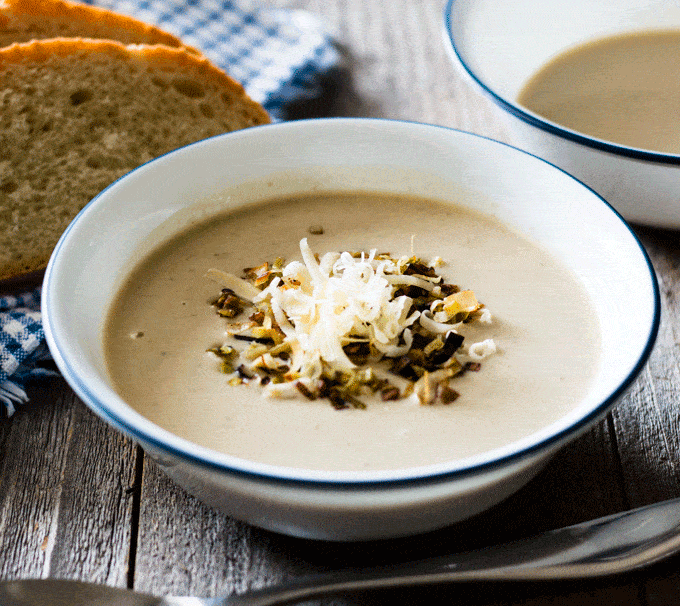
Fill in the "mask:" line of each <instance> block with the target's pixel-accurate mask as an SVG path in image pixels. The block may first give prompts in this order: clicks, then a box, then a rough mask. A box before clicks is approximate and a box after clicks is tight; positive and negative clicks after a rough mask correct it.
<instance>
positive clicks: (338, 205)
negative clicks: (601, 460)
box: [104, 193, 599, 471]
mask: <svg viewBox="0 0 680 606" xmlns="http://www.w3.org/2000/svg"><path fill="white" fill-rule="evenodd" d="M320 227H321V228H323V229H322V230H321V229H319V228H320ZM320 231H323V233H318V232H320ZM305 237H306V238H308V241H309V243H310V245H311V248H312V249H313V250H314V251H315V252H318V253H324V252H327V251H346V250H349V251H358V250H366V251H368V250H369V249H373V248H376V249H378V250H379V251H389V252H390V253H391V254H392V255H393V256H395V257H398V256H401V255H410V254H411V251H412V250H413V252H415V254H417V255H418V256H419V257H421V258H423V259H432V258H435V257H437V256H440V257H442V258H443V259H444V260H445V261H446V264H445V265H444V266H443V267H441V268H440V269H439V270H438V271H439V272H440V273H441V274H442V275H444V276H445V278H446V279H447V280H448V281H449V282H452V283H455V284H457V285H460V286H461V287H462V288H470V289H473V290H474V292H475V293H476V295H477V297H478V299H479V300H480V301H481V302H483V303H484V304H485V305H486V308H487V309H488V310H490V311H491V313H492V315H493V320H492V322H491V323H490V324H488V325H486V324H485V325H483V326H481V327H479V328H474V329H473V331H472V333H471V334H469V335H468V337H467V338H470V339H473V340H480V339H483V338H486V337H488V336H492V337H493V339H494V341H495V343H496V345H497V352H496V353H495V354H493V355H491V356H490V357H488V358H486V359H485V360H484V361H483V362H482V367H481V369H479V371H478V372H466V373H464V374H463V375H462V376H461V377H458V378H455V379H454V380H453V381H454V384H455V389H456V391H458V392H459V393H460V397H459V398H458V399H456V400H455V402H453V403H451V404H448V405H444V404H439V403H438V404H433V405H419V404H418V403H417V402H414V401H413V399H402V400H397V401H388V402H384V401H382V400H381V399H379V398H365V401H366V403H367V407H366V409H365V410H360V409H346V410H335V409H334V408H333V407H332V406H330V405H329V403H328V401H324V400H321V399H317V400H314V401H310V400H306V399H305V398H304V397H299V398H295V399H279V398H267V397H264V396H263V394H262V389H261V388H260V387H258V386H254V385H236V386H234V385H230V384H229V381H228V376H227V375H225V374H222V373H221V372H220V370H219V369H220V363H219V361H218V360H216V358H215V356H214V355H213V354H211V353H208V352H206V349H207V348H209V347H211V346H214V345H216V344H219V343H221V342H223V340H224V336H225V322H227V320H225V319H224V318H220V317H218V316H217V315H216V313H215V309H214V308H213V307H211V305H210V304H209V302H210V301H213V300H214V299H215V298H216V295H217V294H218V293H219V291H220V285H219V284H216V283H215V282H214V281H213V280H212V279H210V278H209V277H207V276H206V273H207V272H208V270H210V269H212V268H217V269H221V270H224V271H227V272H231V273H234V274H237V275H240V274H241V272H242V269H243V268H246V267H253V266H256V265H259V264H260V263H262V262H263V261H265V260H270V261H271V260H274V259H275V258H276V257H284V258H285V259H286V261H292V260H295V259H300V248H299V243H300V240H301V239H302V238H305ZM474 331H479V333H478V334H477V333H475V332H474ZM104 343H105V351H106V356H107V362H108V366H109V370H110V374H111V376H112V379H113V382H114V384H115V385H116V387H117V390H118V391H119V393H120V395H121V396H122V397H123V398H124V399H125V400H126V401H127V402H129V403H130V405H131V406H133V407H134V408H135V409H137V410H138V411H139V412H140V413H141V414H143V415H144V416H146V417H147V418H149V419H150V420H152V421H153V422H155V423H157V424H158V425H160V426H162V427H164V428H166V429H168V430H170V431H171V432H174V433H175V434H177V435H179V436H182V437H184V438H186V439H188V440H191V441H193V442H195V443H197V444H201V445H203V446H206V447H209V448H212V449H215V450H218V451H222V452H225V453H228V454H231V455H235V456H238V457H241V458H244V459H248V460H252V461H258V462H264V463H270V464H275V465H284V466H291V467H297V468H305V469H324V470H353V471H361V470H376V469H379V470H385V469H395V468H403V467H410V466H420V465H427V464H432V463H438V462H444V461H448V460H452V459H458V458H461V457H465V456H468V455H473V454H476V453H480V452H483V451H486V450H489V449H492V448H495V447H500V446H503V445H505V444H507V443H509V442H511V441H514V440H517V439H520V438H522V437H525V436H527V435H528V434H531V433H532V432H535V431H536V430H538V429H540V428H541V427H544V426H545V425H546V424H549V423H551V422H553V421H556V420H557V419H559V418H560V417H562V416H563V415H565V414H566V413H568V412H569V411H570V410H572V409H573V407H574V406H575V405H576V404H577V403H578V402H579V401H580V400H581V399H582V397H583V396H584V394H585V393H586V392H587V390H588V386H589V383H590V381H591V378H592V377H593V375H594V373H595V371H596V367H597V364H598V357H599V327H598V326H597V322H596V319H595V313H594V312H593V310H592V309H591V307H590V303H589V301H588V297H587V295H586V293H585V291H584V289H583V287H582V286H581V285H580V284H579V282H578V281H577V279H576V278H575V276H574V275H572V274H571V273H570V271H568V270H567V269H566V268H565V267H563V266H562V265H561V264H560V263H558V262H556V260H555V259H554V258H552V257H551V255H549V254H547V253H546V252H545V251H544V250H543V249H542V248H541V247H539V246H537V245H535V244H534V243H532V242H530V241H528V240H527V239H525V238H524V237H522V236H521V235H518V234H517V233H515V232H514V231H513V230H511V229H508V228H506V227H504V226H503V225H502V224H500V223H499V222H497V221H496V220H494V219H492V218H489V217H486V216H483V215H480V214H476V213H473V212H469V211H466V210H463V209H462V208H458V207H455V206H451V205H448V204H443V203H439V202H435V201H430V200H422V199H414V198H411V197H387V196H383V195H378V194H370V193H360V194H337V195H331V194H328V195H326V194H324V195H307V196H300V197H296V198H287V199H280V200H272V201H270V202H267V203H263V204H260V205H257V206H255V207H251V208H249V209H247V210H241V211H235V212H232V213H227V214H224V215H221V216H217V217H214V218H212V219H210V220H207V221H206V222H205V223H203V224H200V225H198V226H195V227H192V228H191V229H190V230H189V231H186V232H185V233H182V234H181V235H179V236H177V237H175V238H173V239H172V240H171V241H169V242H167V243H165V244H164V245H162V246H161V247H160V248H159V249H157V250H156V251H155V252H154V253H153V254H151V255H150V256H149V257H148V258H146V259H144V260H143V261H142V262H140V263H139V265H138V266H137V267H135V268H134V270H133V271H132V272H131V274H130V276H129V278H127V280H126V281H125V283H124V285H123V287H122V289H121V291H120V293H119V294H118V296H117V298H116V299H115V302H114V304H113V305H112V308H111V310H110V312H109V314H108V316H107V320H106V323H105V329H104Z"/></svg>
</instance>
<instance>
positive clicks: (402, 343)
mask: <svg viewBox="0 0 680 606" xmlns="http://www.w3.org/2000/svg"><path fill="white" fill-rule="evenodd" d="M300 252H301V254H302V262H300V261H293V262H291V263H288V264H287V265H285V266H283V261H282V260H279V261H277V263H278V265H276V267H273V268H272V269H269V265H268V264H266V263H265V264H264V265H262V266H259V267H257V268H251V269H249V270H246V271H247V272H250V275H251V276H253V275H254V276H255V280H256V282H255V284H259V286H260V288H257V287H256V286H255V285H253V284H252V283H251V282H249V281H247V280H244V279H241V278H238V277H236V276H234V275H232V274H227V273H225V272H222V271H219V270H211V271H210V272H209V275H210V277H212V278H213V279H216V280H218V281H220V282H221V284H222V285H223V287H225V288H226V289H228V291H227V290H223V293H227V295H225V296H231V295H229V291H231V292H233V293H234V294H236V295H237V296H238V297H239V298H241V299H244V300H245V301H248V302H249V303H251V304H252V305H253V306H254V307H255V308H256V309H257V310H258V313H259V314H260V318H259V319H258V320H257V322H255V321H252V322H250V323H247V322H241V323H237V324H232V328H233V330H232V332H231V334H233V335H236V336H240V335H244V336H245V335H247V336H248V337H249V338H253V339H256V341H255V342H253V343H251V344H250V346H249V347H248V348H247V349H245V350H244V351H242V353H241V354H240V361H241V363H244V366H245V368H246V370H247V371H248V372H255V373H258V372H262V373H264V376H266V377H267V381H264V382H262V384H263V385H264V389H265V391H266V392H267V393H268V394H269V395H271V396H275V397H287V396H290V395H293V394H295V393H296V392H298V391H299V390H302V393H305V390H309V393H308V394H307V395H309V396H312V397H313V396H315V395H316V394H317V393H318V392H319V389H321V387H320V386H321V385H322V382H323V381H322V380H327V379H329V377H330V379H331V380H332V381H335V380H336V379H335V378H334V377H335V374H334V373H337V372H339V373H345V378H344V379H343V381H347V383H342V384H341V386H347V385H348V384H357V385H359V386H361V385H363V386H367V385H370V384H374V382H375V380H376V379H377V378H378V377H377V375H375V374H374V369H375V367H372V366H370V362H377V361H378V360H380V359H382V358H391V359H393V360H397V359H400V358H402V357H403V356H406V355H407V354H409V352H411V355H413V351H412V347H414V339H415V338H416V337H418V339H420V341H419V343H420V344H419V345H418V348H419V351H420V355H421V356H425V358H422V357H421V360H425V359H429V357H430V356H433V355H435V354H437V352H445V353H443V359H442V360H441V361H440V362H436V363H433V362H432V363H431V362H425V363H426V366H425V369H424V375H423V376H420V379H418V380H417V381H416V379H417V378H418V377H416V379H412V381H411V383H410V384H411V386H412V389H411V390H409V389H407V388H403V382H404V378H403V377H404V376H405V375H403V376H402V377H399V376H398V375H397V374H393V375H392V376H393V378H394V379H395V380H393V381H388V382H386V381H385V380H384V379H382V383H381V384H382V385H387V386H388V388H389V389H397V391H398V393H399V394H401V396H400V397H403V396H404V395H408V393H410V392H411V391H413V392H414V393H416V394H417V397H418V399H419V400H420V401H421V402H422V403H431V402H432V401H433V400H434V399H436V398H437V397H438V394H439V393H440V391H441V389H445V388H444V387H443V386H444V384H445V383H446V382H448V380H449V379H450V378H451V377H453V376H455V375H456V374H458V373H460V372H461V369H462V366H461V361H462V360H463V359H467V360H471V361H475V362H477V361H479V360H482V359H484V358H486V357H488V356H489V355H491V354H493V353H494V352H495V351H496V345H495V343H494V341H493V339H486V340H484V341H482V342H479V343H474V344H472V345H470V346H469V347H467V348H462V349H461V354H462V356H461V360H455V359H454V358H453V353H454V352H455V351H456V349H458V348H459V347H460V343H462V341H463V337H461V336H460V335H459V333H458V330H457V329H458V328H459V327H461V326H462V324H463V320H465V319H466V318H468V316H469V315H470V314H475V316H474V317H475V318H476V319H480V318H481V320H482V321H483V322H484V323H490V322H491V314H490V313H489V312H488V310H486V309H482V307H483V306H482V305H481V304H480V303H478V301H477V299H476V297H475V295H474V293H473V292H472V291H470V290H464V291H456V290H454V291H453V294H450V295H448V296H444V295H443V294H442V289H443V288H444V287H446V288H447V291H446V292H452V288H451V285H444V284H443V282H442V279H441V277H440V276H437V275H436V274H435V273H434V272H433V271H432V268H431V267H424V266H423V265H422V264H421V265H418V263H421V262H420V261H417V262H416V263H415V265H412V264H413V263H414V259H415V258H414V257H411V258H407V257H402V258H399V259H393V258H391V257H390V256H389V255H377V252H376V250H371V251H370V252H369V253H368V254H366V253H361V254H360V255H352V254H350V253H348V252H343V253H326V254H325V255H323V257H321V259H319V260H317V257H316V256H315V255H314V253H313V251H312V249H311V248H310V246H309V244H308V242H307V239H306V238H305V239H303V240H302V241H301V242H300ZM442 263H443V262H442V261H441V259H437V264H438V265H441V264H442ZM414 267H416V268H418V269H416V270H414V269H413V268H414ZM407 269H408V270H409V271H408V273H405V272H406V271H407ZM414 274H415V275H414ZM425 274H428V275H425ZM261 279H263V280H264V282H258V280H261ZM265 284H267V286H265ZM413 287H416V289H415V291H414V289H413ZM455 288H456V287H453V289H455ZM409 289H411V290H409ZM404 292H409V293H413V292H421V293H425V295H422V294H418V295H414V296H416V297H419V299H418V301H419V302H418V304H417V305H416V302H415V301H414V299H413V298H411V297H409V296H407V295H406V294H401V293H404ZM423 297H425V303H424V304H423V302H422V300H423ZM430 301H432V303H430ZM418 309H420V310H422V311H418ZM262 338H264V339H265V340H266V342H267V343H269V344H268V345H263V344H262V340H261V339H262ZM423 338H425V339H426V340H428V341H426V342H427V345H425V344H424V343H423V341H422V340H423ZM257 339H260V340H259V341H258V340H257ZM272 342H273V344H272ZM350 344H359V345H364V346H365V345H369V346H370V347H369V348H368V350H369V351H370V352H371V353H370V354H369V357H370V359H369V367H367V368H363V369H362V368H357V365H356V364H355V362H353V361H352V360H351V359H350V357H349V355H348V353H346V352H345V348H346V347H347V346H348V345H350ZM348 351H349V350H348ZM282 352H285V356H284V357H283V358H281V357H279V355H280V354H281V353H282ZM216 353H218V355H219V352H217V351H216ZM229 355H231V354H229ZM352 355H354V354H352ZM440 358H441V354H440ZM355 359H356V358H355ZM451 360H453V363H452V362H451ZM362 364H363V362H362ZM329 369H330V371H329ZM428 369H429V370H428ZM271 372H274V373H275V374H276V373H278V375H277V377H278V378H279V379H280V378H281V377H282V376H285V380H284V381H281V380H277V381H273V380H272V381H270V380H269V374H267V373H271ZM329 372H330V375H329ZM395 372H397V371H395ZM414 372H415V371H414ZM421 372H422V371H421ZM241 374H242V375H243V371H242V372H241ZM259 376H260V379H261V378H262V375H259ZM347 377H349V378H347ZM414 382H415V383H414ZM390 386H391V387H390ZM343 388H344V387H343ZM349 389H350V387H348V390H349ZM449 392H451V390H450V389H449ZM355 393H358V392H356V391H345V392H343V391H342V390H341V395H342V396H343V397H345V396H346V397H348V398H351V397H352V394H355ZM449 396H450V393H449ZM389 397H390V398H392V394H390V395H389Z"/></svg>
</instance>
